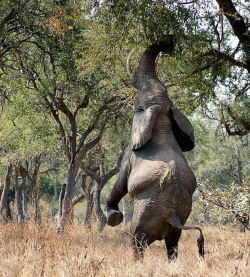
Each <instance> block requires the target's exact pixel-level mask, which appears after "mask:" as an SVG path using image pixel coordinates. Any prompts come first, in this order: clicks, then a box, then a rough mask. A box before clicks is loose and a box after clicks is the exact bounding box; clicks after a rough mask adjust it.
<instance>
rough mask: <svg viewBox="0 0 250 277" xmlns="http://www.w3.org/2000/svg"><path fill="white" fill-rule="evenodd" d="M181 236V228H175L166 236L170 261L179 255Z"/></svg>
mask: <svg viewBox="0 0 250 277" xmlns="http://www.w3.org/2000/svg"><path fill="white" fill-rule="evenodd" d="M180 236H181V230H178V229H173V230H172V232H171V233H170V235H169V236H168V237H167V238H165V243H166V247H167V253H168V259H169V261H173V260H175V259H176V258H177V256H178V242H179V239H180Z"/></svg>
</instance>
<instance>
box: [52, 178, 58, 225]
mask: <svg viewBox="0 0 250 277" xmlns="http://www.w3.org/2000/svg"><path fill="white" fill-rule="evenodd" d="M58 175H59V174H56V179H55V183H54V196H53V199H52V202H51V205H50V216H51V218H52V220H53V221H54V218H55V209H54V206H55V202H56V198H57V180H58Z"/></svg>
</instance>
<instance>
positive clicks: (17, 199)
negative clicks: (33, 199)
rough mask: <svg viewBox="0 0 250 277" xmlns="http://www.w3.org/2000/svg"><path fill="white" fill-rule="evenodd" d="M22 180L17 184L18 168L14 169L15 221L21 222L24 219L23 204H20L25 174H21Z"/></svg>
mask: <svg viewBox="0 0 250 277" xmlns="http://www.w3.org/2000/svg"><path fill="white" fill-rule="evenodd" d="M21 176H22V180H21V184H20V186H19V184H18V168H16V169H15V204H16V218H17V223H18V224H21V223H22V222H23V219H24V215H23V205H22V193H23V190H24V188H25V184H26V177H25V175H21Z"/></svg>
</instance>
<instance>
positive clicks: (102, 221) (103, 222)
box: [94, 183, 107, 231]
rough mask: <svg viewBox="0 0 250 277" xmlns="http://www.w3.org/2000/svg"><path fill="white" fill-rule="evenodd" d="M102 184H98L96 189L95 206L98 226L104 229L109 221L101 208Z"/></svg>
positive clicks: (99, 228) (100, 229)
mask: <svg viewBox="0 0 250 277" xmlns="http://www.w3.org/2000/svg"><path fill="white" fill-rule="evenodd" d="M100 198H101V184H98V183H97V184H96V187H95V190H94V207H95V214H96V227H97V229H98V230H99V231H102V230H103V229H104V227H105V225H106V223H107V218H106V216H105V215H104V213H103V211H102V208H101V199H100Z"/></svg>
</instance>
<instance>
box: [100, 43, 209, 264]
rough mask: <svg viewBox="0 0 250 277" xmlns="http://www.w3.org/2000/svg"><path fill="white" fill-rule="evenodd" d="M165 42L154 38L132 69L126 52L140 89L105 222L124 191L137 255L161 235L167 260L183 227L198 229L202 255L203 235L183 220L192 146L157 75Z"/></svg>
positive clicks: (113, 217)
mask: <svg viewBox="0 0 250 277" xmlns="http://www.w3.org/2000/svg"><path fill="white" fill-rule="evenodd" d="M168 45H169V44H168V43H165V42H164V41H159V42H157V43H153V44H152V45H151V46H150V47H148V48H147V49H146V51H145V52H144V53H143V55H142V57H141V59H140V62H139V65H138V68H137V70H136V72H135V74H132V70H131V66H130V61H131V55H132V52H133V51H132V52H131V53H130V55H129V57H128V59H127V70H128V73H129V76H130V78H131V84H132V85H133V87H135V88H136V89H137V90H138V93H137V97H136V99H135V101H134V118H133V123H132V131H131V138H130V141H129V145H128V148H127V151H126V153H125V155H124V157H123V161H122V165H121V169H120V172H119V177H118V179H117V181H116V183H115V185H114V187H113V188H112V191H111V193H110V195H109V198H108V200H107V202H106V207H107V223H108V225H110V226H117V225H119V224H120V223H121V222H122V220H123V215H122V213H121V212H120V211H119V208H118V203H119V201H120V200H121V199H122V198H123V197H124V196H125V195H126V194H127V193H128V194H129V195H130V196H131V198H132V200H133V206H134V211H133V217H132V222H131V233H132V236H133V239H132V245H133V249H134V254H135V258H136V259H142V258H143V255H144V251H145V248H146V247H147V246H149V245H150V244H151V243H153V242H154V241H156V240H163V239H164V240H165V243H166V248H167V255H168V258H169V260H172V259H175V258H177V253H178V252H177V247H178V241H179V239H180V236H181V232H182V230H187V229H197V230H199V231H200V237H199V239H198V240H197V244H198V248H199V254H200V256H202V257H203V256H204V237H203V234H202V230H201V229H200V228H199V227H192V226H184V224H185V223H186V220H187V218H188V217H189V214H190V212H191V208H192V195H193V192H194V190H195V189H196V185H197V182H196V178H195V176H194V173H193V172H192V170H191V169H190V167H189V165H188V164H187V161H186V159H185V157H184V154H183V152H184V151H190V150H192V149H193V148H194V131H193V127H192V125H191V123H190V121H189V120H188V119H187V117H186V116H185V115H184V114H183V113H182V112H181V111H180V110H178V109H177V108H175V107H174V105H173V102H172V101H171V99H170V98H169V96H168V92H167V88H166V87H165V85H164V84H163V83H162V82H161V81H160V80H159V79H158V77H157V75H156V71H155V61H156V58H157V56H158V54H159V53H160V52H161V51H162V52H166V51H168V47H169V46H168Z"/></svg>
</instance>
